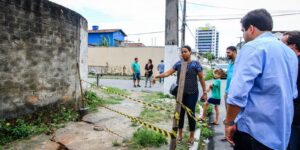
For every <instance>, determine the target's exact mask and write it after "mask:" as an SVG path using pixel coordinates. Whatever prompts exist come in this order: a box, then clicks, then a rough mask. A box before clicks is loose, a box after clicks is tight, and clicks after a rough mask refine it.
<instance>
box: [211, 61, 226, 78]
mask: <svg viewBox="0 0 300 150" xmlns="http://www.w3.org/2000/svg"><path fill="white" fill-rule="evenodd" d="M227 67H228V64H216V65H215V66H214V67H213V69H214V70H216V69H222V70H223V71H224V75H223V76H222V77H221V79H226V78H227Z"/></svg>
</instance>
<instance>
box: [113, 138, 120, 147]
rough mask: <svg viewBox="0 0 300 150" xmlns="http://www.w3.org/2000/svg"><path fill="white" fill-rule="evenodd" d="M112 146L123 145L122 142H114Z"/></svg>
mask: <svg viewBox="0 0 300 150" xmlns="http://www.w3.org/2000/svg"><path fill="white" fill-rule="evenodd" d="M112 145H113V146H114V147H119V146H121V145H122V144H121V143H120V142H118V141H117V140H113V142H112Z"/></svg>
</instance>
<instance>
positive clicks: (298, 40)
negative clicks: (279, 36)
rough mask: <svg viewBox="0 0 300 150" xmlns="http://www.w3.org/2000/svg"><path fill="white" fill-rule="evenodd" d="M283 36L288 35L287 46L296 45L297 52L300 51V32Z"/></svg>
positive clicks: (292, 32)
mask: <svg viewBox="0 0 300 150" xmlns="http://www.w3.org/2000/svg"><path fill="white" fill-rule="evenodd" d="M283 35H288V39H287V41H286V43H287V45H291V44H295V45H296V48H297V50H298V51H300V31H290V32H286V33H284V34H283Z"/></svg>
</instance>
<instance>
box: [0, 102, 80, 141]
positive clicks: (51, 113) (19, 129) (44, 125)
mask: <svg viewBox="0 0 300 150" xmlns="http://www.w3.org/2000/svg"><path fill="white" fill-rule="evenodd" d="M77 119H78V113H77V112H76V111H75V110H73V109H71V108H65V107H61V108H60V109H55V110H54V109H53V110H52V109H51V110H45V111H41V112H38V113H37V114H34V115H30V116H26V117H23V118H20V119H16V120H0V145H4V144H7V143H10V142H12V141H14V140H18V139H23V138H26V137H29V136H32V135H37V134H41V133H46V134H51V133H52V132H53V130H55V129H57V128H61V127H63V126H64V124H65V123H66V122H69V121H75V120H77Z"/></svg>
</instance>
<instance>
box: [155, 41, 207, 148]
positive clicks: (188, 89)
mask: <svg viewBox="0 0 300 150" xmlns="http://www.w3.org/2000/svg"><path fill="white" fill-rule="evenodd" d="M191 55H192V51H191V47H190V46H183V47H182V48H181V56H182V58H183V60H184V61H187V62H188V66H187V73H186V77H185V84H184V91H183V99H182V103H183V104H184V105H185V106H187V107H188V108H190V109H191V110H192V111H193V113H194V114H195V107H196V103H197V100H198V95H199V90H198V81H197V76H198V78H199V80H200V84H201V86H202V89H203V95H202V97H201V98H202V99H205V100H206V98H207V92H206V91H205V89H206V87H205V81H204V77H203V69H202V66H201V65H200V63H199V62H198V61H195V60H192V59H191ZM180 68H181V61H178V62H177V63H176V64H174V66H173V67H172V68H171V69H170V70H168V71H166V72H164V73H162V74H160V75H157V76H155V77H154V79H153V82H154V83H155V79H156V78H164V77H167V76H169V75H171V74H173V73H174V72H175V71H177V84H178V83H179V78H180V77H179V76H180ZM184 115H185V110H184V109H181V111H180V119H179V132H178V139H177V140H178V142H182V135H183V133H182V132H183V125H184ZM188 121H189V127H190V136H189V140H188V144H189V146H192V145H193V144H194V140H195V139H194V132H195V128H196V121H195V120H194V119H193V118H192V117H190V116H188Z"/></svg>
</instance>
